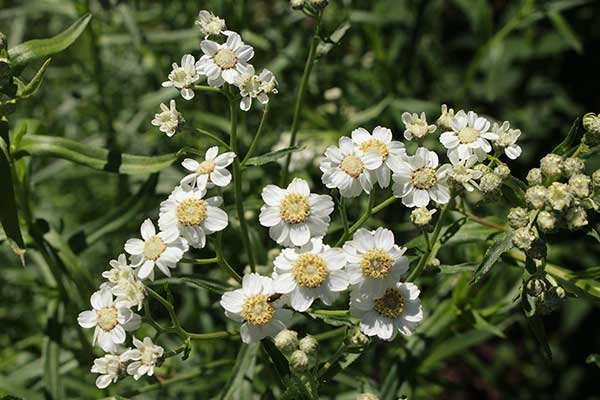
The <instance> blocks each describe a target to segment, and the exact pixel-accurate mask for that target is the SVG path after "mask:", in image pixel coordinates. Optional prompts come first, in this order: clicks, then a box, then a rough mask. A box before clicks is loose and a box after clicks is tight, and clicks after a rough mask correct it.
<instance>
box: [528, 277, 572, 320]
mask: <svg viewBox="0 0 600 400" xmlns="http://www.w3.org/2000/svg"><path fill="white" fill-rule="evenodd" d="M525 290H526V293H527V296H529V297H530V298H532V299H533V301H534V304H535V309H536V312H538V313H540V314H542V315H548V314H551V313H553V312H554V311H556V310H557V309H558V308H559V307H560V305H561V304H562V302H563V301H564V299H565V297H566V292H565V289H563V288H562V287H561V286H560V285H559V284H558V283H556V281H555V280H554V279H552V277H550V276H548V275H546V276H545V277H544V278H540V277H537V276H534V277H531V278H530V279H529V281H528V282H527V284H526V285H525Z"/></svg>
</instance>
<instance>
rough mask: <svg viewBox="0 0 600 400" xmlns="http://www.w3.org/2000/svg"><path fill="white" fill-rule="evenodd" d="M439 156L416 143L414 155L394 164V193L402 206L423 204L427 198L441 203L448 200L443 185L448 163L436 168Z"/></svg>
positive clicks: (427, 202) (420, 205)
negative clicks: (400, 200)
mask: <svg viewBox="0 0 600 400" xmlns="http://www.w3.org/2000/svg"><path fill="white" fill-rule="evenodd" d="M438 164H439V159H438V156H437V154H436V153H435V152H433V151H429V150H427V149H426V148H424V147H419V148H418V149H417V151H416V153H415V155H414V156H409V157H406V158H405V161H402V162H400V163H399V165H398V166H396V168H395V169H393V171H394V175H393V179H394V185H393V190H394V196H396V197H401V198H402V203H403V204H404V205H405V206H406V207H411V208H412V207H426V206H427V205H428V204H429V201H430V200H433V201H435V202H437V203H440V204H445V203H447V202H448V201H449V200H450V191H449V190H448V187H447V186H446V185H445V179H446V174H447V172H448V169H449V165H442V166H441V167H439V168H438Z"/></svg>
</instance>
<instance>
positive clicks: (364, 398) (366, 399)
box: [356, 392, 379, 400]
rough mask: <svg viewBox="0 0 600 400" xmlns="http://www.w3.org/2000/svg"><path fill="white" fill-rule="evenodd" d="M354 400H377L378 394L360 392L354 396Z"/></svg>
mask: <svg viewBox="0 0 600 400" xmlns="http://www.w3.org/2000/svg"><path fill="white" fill-rule="evenodd" d="M356 400H379V396H376V395H374V394H373V393H368V392H367V393H361V394H359V395H358V396H356Z"/></svg>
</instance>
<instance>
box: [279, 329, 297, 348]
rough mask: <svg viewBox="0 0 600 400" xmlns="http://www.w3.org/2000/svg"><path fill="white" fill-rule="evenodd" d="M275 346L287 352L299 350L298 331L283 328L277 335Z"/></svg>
mask: <svg viewBox="0 0 600 400" xmlns="http://www.w3.org/2000/svg"><path fill="white" fill-rule="evenodd" d="M275 347H277V348H278V349H279V350H280V351H281V352H282V353H285V354H290V353H292V352H293V351H295V350H298V332H296V331H290V330H287V329H284V330H282V331H281V332H279V333H278V334H277V336H275Z"/></svg>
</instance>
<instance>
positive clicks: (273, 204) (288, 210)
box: [259, 178, 333, 246]
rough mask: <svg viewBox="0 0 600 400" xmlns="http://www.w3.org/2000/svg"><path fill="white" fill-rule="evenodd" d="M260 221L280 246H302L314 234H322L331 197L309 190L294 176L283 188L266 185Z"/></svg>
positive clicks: (303, 181) (323, 234)
mask: <svg viewBox="0 0 600 400" xmlns="http://www.w3.org/2000/svg"><path fill="white" fill-rule="evenodd" d="M262 198H263V200H264V202H265V205H263V206H262V207H261V209H260V216H259V221H260V224H261V225H262V226H266V227H268V228H269V236H271V239H273V240H275V241H276V242H277V243H279V244H281V245H283V246H302V245H305V244H306V243H308V242H309V240H310V239H311V238H313V237H320V236H325V233H326V232H327V227H328V226H329V221H330V217H329V214H331V213H332V212H333V200H332V198H331V196H329V195H326V194H315V193H311V192H310V187H309V186H308V183H307V182H306V181H305V180H303V179H299V178H294V179H293V180H292V182H291V183H290V184H289V185H288V186H287V188H286V189H282V188H280V187H278V186H275V185H267V186H265V188H264V189H263V191H262Z"/></svg>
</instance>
